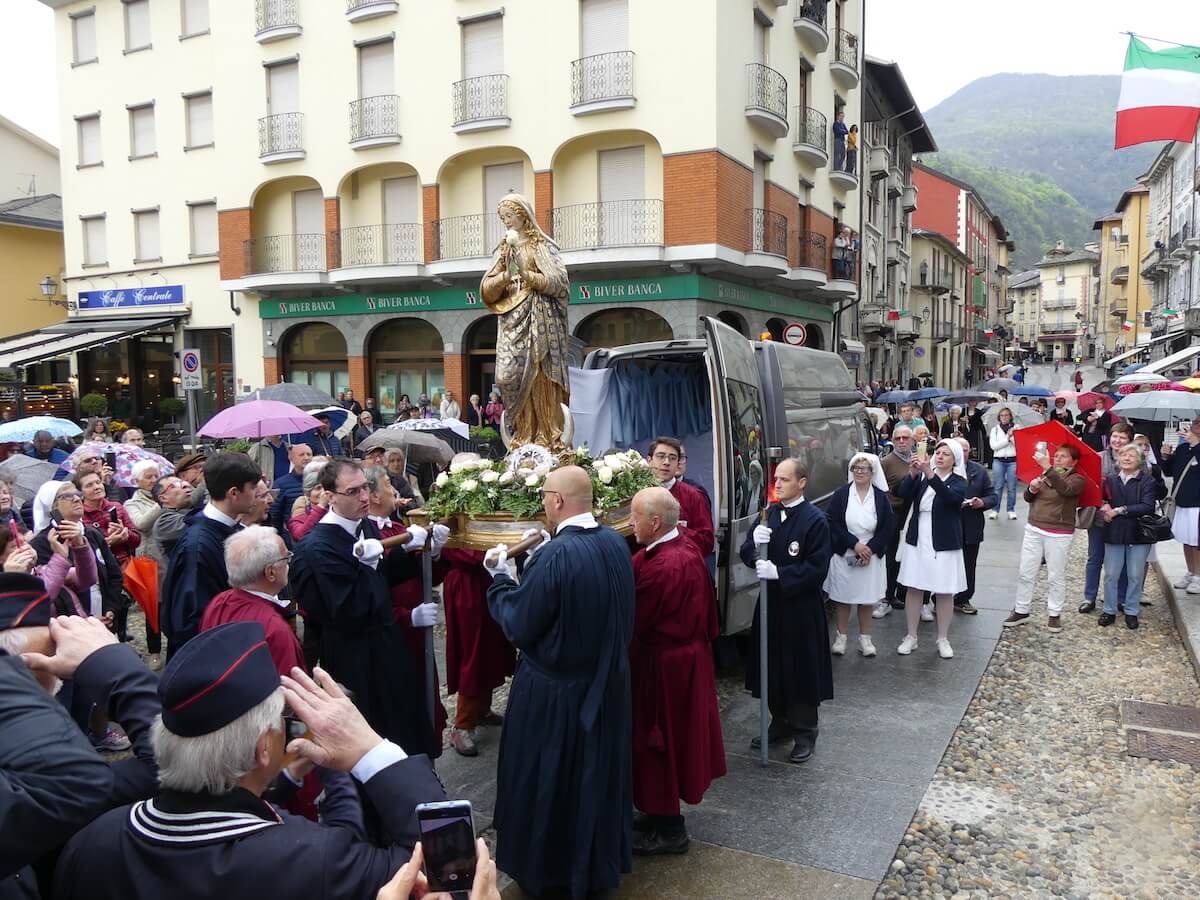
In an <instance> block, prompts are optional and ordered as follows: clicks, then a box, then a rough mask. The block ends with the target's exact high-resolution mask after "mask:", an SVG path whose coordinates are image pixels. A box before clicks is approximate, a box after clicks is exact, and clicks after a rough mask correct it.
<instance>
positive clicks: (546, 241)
mask: <svg viewBox="0 0 1200 900" xmlns="http://www.w3.org/2000/svg"><path fill="white" fill-rule="evenodd" d="M496 214H497V215H498V216H499V217H500V221H501V222H503V223H504V227H505V229H506V232H507V233H506V234H505V235H504V237H502V238H501V239H500V243H499V244H498V245H497V246H496V249H495V251H493V254H492V266H491V268H490V269H488V271H487V272H486V273H485V274H484V276H483V281H482V282H480V285H479V292H480V296H481V297H482V298H483V302H484V304H485V305H486V306H487V307H488V309H490V310H491V311H492V312H494V313H496V315H497V316H498V317H499V321H498V322H497V323H496V384H497V385H498V386H499V388H500V393H501V396H502V399H503V401H504V405H505V426H506V430H508V431H510V432H511V436H510V437H509V440H508V443H509V445H510V446H512V447H519V446H521V445H522V444H529V443H533V444H540V445H541V446H543V447H548V448H549V449H551V450H555V451H557V450H561V449H562V448H563V427H564V424H565V422H564V407H565V404H566V403H567V400H568V398H569V392H570V387H569V385H570V382H569V381H568V376H567V347H568V336H569V335H568V331H567V298H568V296H569V282H568V280H567V270H566V267H565V266H563V263H562V259H561V258H560V257H559V254H558V245H557V244H555V243H554V241H553V240H552V239H551V238H550V237H549V236H548V235H547V234H546V233H545V232H544V231H542V229H541V228H539V227H538V224H537V219H536V218H535V216H534V212H533V207H532V206H531V205H530V204H529V201H528V200H526V199H525V198H524V197H522V196H521V195H520V194H508V195H506V196H505V197H504V198H502V199H501V200H500V203H499V205H498V206H497V207H496Z"/></svg>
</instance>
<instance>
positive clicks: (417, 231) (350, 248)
mask: <svg viewBox="0 0 1200 900" xmlns="http://www.w3.org/2000/svg"><path fill="white" fill-rule="evenodd" d="M421 261H422V260H421V224H420V223H419V222H405V223H402V224H395V225H355V226H352V227H350V228H343V229H342V231H341V260H340V263H341V265H342V267H344V268H350V267H352V266H398V265H408V264H412V263H419V262H421Z"/></svg>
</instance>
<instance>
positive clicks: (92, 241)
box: [83, 218, 108, 265]
mask: <svg viewBox="0 0 1200 900" xmlns="http://www.w3.org/2000/svg"><path fill="white" fill-rule="evenodd" d="M83 258H84V259H85V260H87V263H88V265H98V264H100V263H103V262H107V261H108V249H107V248H106V247H105V246H104V220H103V219H100V218H96V219H84V220H83Z"/></svg>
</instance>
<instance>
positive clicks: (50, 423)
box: [0, 416, 83, 444]
mask: <svg viewBox="0 0 1200 900" xmlns="http://www.w3.org/2000/svg"><path fill="white" fill-rule="evenodd" d="M39 431H48V432H50V436H51V437H53V438H60V437H75V435H77V434H82V433H83V429H82V428H80V427H79V426H78V425H76V424H75V423H74V422H72V421H71V420H69V419H60V418H58V417H57V416H29V417H28V418H25V419H17V421H15V422H5V423H4V424H3V425H0V444H3V443H16V442H17V441H32V440H33V436H34V435H35V434H37V433H38V432H39Z"/></svg>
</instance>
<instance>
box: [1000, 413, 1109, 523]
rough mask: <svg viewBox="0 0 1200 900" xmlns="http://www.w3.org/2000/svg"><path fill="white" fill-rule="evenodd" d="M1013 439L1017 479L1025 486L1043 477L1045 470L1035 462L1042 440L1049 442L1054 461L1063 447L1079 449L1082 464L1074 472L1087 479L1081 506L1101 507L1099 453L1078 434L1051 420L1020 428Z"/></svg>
mask: <svg viewBox="0 0 1200 900" xmlns="http://www.w3.org/2000/svg"><path fill="white" fill-rule="evenodd" d="M1013 440H1014V441H1015V442H1016V444H1017V477H1018V478H1020V479H1021V480H1022V481H1024V482H1026V483H1029V482H1030V481H1032V480H1033V479H1034V478H1036V477H1037V476H1039V475H1041V474H1042V467H1041V466H1039V465H1038V464H1037V463H1036V462H1034V461H1033V454H1034V450H1035V449H1036V448H1037V445H1038V442H1039V441H1045V442H1046V446H1047V448H1048V450H1047V452H1049V454H1050V457H1051V459H1053V458H1054V451H1055V450H1057V449H1058V448H1059V447H1061V446H1062V445H1063V444H1070V445H1071V446H1073V447H1078V448H1079V462H1077V463H1076V464H1075V471H1077V472H1078V473H1079V474H1080V475H1082V476H1083V477H1084V478H1085V479H1086V480H1087V487H1085V488H1084V489H1083V495H1082V496H1081V497H1080V498H1079V505H1080V506H1099V505H1100V503H1101V502H1102V500H1101V493H1100V482H1101V480H1102V476H1101V471H1102V469H1101V465H1100V454H1098V453H1097V452H1096V451H1095V450H1093V449H1092V448H1091V447H1089V446H1088V445H1087V444H1085V443H1084V442H1083V441H1081V440H1080V439H1079V438H1078V437H1077V436H1076V435H1075V432H1073V431H1070V430H1068V429H1067V428H1066V427H1065V426H1064V425H1063V424H1062V423H1061V422H1058V421H1055V420H1051V421H1049V422H1046V423H1045V424H1044V425H1033V426H1031V427H1029V428H1018V429H1017V430H1016V431H1014V432H1013Z"/></svg>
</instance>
